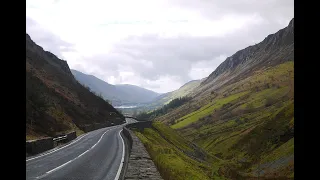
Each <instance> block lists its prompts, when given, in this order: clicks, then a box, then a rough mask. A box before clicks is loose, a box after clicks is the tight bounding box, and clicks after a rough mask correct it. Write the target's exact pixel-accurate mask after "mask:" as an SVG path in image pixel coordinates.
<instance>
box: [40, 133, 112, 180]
mask: <svg viewBox="0 0 320 180" xmlns="http://www.w3.org/2000/svg"><path fill="white" fill-rule="evenodd" d="M112 129H114V128H112ZM112 129H109V130H107V131H106V132H104V133H103V134H102V136H101V137H100V139H99V141H98V142H96V143H95V144H94V145H93V146H92V147H91V148H89V149H88V150H86V151H85V152H83V153H82V154H80V155H79V156H77V157H76V158H74V159H71V160H70V161H68V162H66V163H64V164H62V165H60V166H58V167H56V168H54V169H51V170H50V171H47V172H46V173H45V174H44V175H41V176H38V177H37V179H39V178H42V177H44V176H46V175H48V174H50V173H52V172H54V171H56V170H58V169H60V168H62V167H63V166H65V165H67V164H69V163H71V162H72V161H74V160H76V159H78V158H79V157H81V156H83V155H84V154H86V153H87V152H89V151H90V150H91V149H93V147H95V146H96V145H97V144H98V143H99V142H100V141H101V139H102V137H103V136H104V135H105V134H106V133H107V132H108V131H110V130H112Z"/></svg>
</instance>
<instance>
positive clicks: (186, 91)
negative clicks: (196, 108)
mask: <svg viewBox="0 0 320 180" xmlns="http://www.w3.org/2000/svg"><path fill="white" fill-rule="evenodd" d="M203 80H204V79H201V80H192V81H189V82H187V83H186V84H184V85H183V86H181V87H180V88H179V89H177V90H174V91H171V92H168V93H165V94H161V95H159V96H158V97H156V98H155V99H153V101H152V102H151V103H148V104H146V105H145V106H143V107H141V108H138V109H139V111H147V112H148V111H152V110H155V109H158V108H161V107H162V106H163V105H165V104H168V103H169V102H170V101H172V100H173V99H176V98H181V97H185V96H187V95H188V96H189V95H192V93H193V91H194V90H195V89H196V88H197V87H198V86H199V85H200V83H201V82H202V81H203Z"/></svg>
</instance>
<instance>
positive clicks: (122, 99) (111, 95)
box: [71, 70, 159, 106]
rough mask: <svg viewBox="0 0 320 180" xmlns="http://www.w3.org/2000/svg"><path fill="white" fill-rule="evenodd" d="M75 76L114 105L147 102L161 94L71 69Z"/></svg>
mask: <svg viewBox="0 0 320 180" xmlns="http://www.w3.org/2000/svg"><path fill="white" fill-rule="evenodd" d="M71 72H72V74H73V75H74V76H75V78H76V79H77V80H78V81H79V82H80V83H82V84H84V85H85V86H88V87H89V88H90V89H91V90H93V91H94V92H96V93H98V94H101V96H102V97H103V98H105V99H107V100H109V101H111V102H112V104H113V105H114V106H120V105H125V104H137V103H147V102H150V101H152V100H153V99H154V98H155V97H157V96H158V95H159V94H158V93H156V92H153V91H151V90H148V89H144V88H141V87H138V86H134V85H129V84H118V85H112V84H109V83H107V82H105V81H103V80H101V79H99V78H97V77H95V76H92V75H88V74H84V73H82V72H80V71H77V70H71Z"/></svg>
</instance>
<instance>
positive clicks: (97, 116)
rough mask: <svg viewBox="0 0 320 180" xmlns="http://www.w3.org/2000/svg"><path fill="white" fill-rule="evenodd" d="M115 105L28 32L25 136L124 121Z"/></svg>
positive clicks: (53, 133) (42, 134)
mask: <svg viewBox="0 0 320 180" xmlns="http://www.w3.org/2000/svg"><path fill="white" fill-rule="evenodd" d="M123 120H124V117H123V115H121V114H120V113H119V112H118V111H117V110H116V109H115V108H114V107H112V106H111V105H110V104H109V103H107V102H106V101H105V100H103V99H102V98H101V97H99V96H97V95H95V94H94V93H92V92H90V91H89V90H88V89H87V88H85V87H84V86H82V85H81V84H80V83H79V82H78V81H77V80H76V79H75V78H74V76H73V75H72V73H71V70H70V69H69V66H68V64H67V62H66V61H64V60H61V59H59V58H57V57H56V56H55V55H54V54H52V53H50V52H48V51H44V50H43V48H42V47H40V46H38V45H37V44H36V43H34V42H33V41H32V40H31V38H30V36H29V35H28V34H26V136H27V139H35V138H39V137H45V136H55V135H56V134H59V133H64V132H67V131H72V130H75V131H76V132H77V134H78V135H79V134H80V133H82V132H83V131H85V128H86V127H88V126H93V124H96V123H100V124H102V123H103V124H107V125H108V124H109V125H111V123H113V124H122V122H123Z"/></svg>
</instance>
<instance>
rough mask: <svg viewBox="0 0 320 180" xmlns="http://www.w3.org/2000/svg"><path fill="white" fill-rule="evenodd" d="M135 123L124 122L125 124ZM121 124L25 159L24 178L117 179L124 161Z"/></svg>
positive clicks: (87, 134)
mask: <svg viewBox="0 0 320 180" xmlns="http://www.w3.org/2000/svg"><path fill="white" fill-rule="evenodd" d="M129 122H130V123H132V122H134V120H131V119H127V123H129ZM122 127H123V125H118V126H113V127H107V128H103V129H98V130H95V131H92V132H89V133H86V134H84V135H82V136H79V137H78V138H76V139H75V140H73V141H71V142H70V143H68V144H67V145H65V146H62V147H59V148H56V149H53V150H50V151H47V152H45V153H42V154H40V155H37V156H33V157H29V158H28V159H26V179H28V180H31V179H43V180H46V179H59V180H61V179H67V180H82V179H84V180H89V179H90V180H118V178H119V176H120V173H121V169H122V164H123V159H124V153H125V152H124V149H125V148H124V141H123V139H122V137H121V136H120V132H121V131H122Z"/></svg>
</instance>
